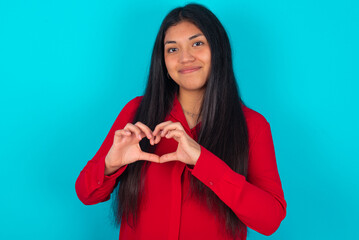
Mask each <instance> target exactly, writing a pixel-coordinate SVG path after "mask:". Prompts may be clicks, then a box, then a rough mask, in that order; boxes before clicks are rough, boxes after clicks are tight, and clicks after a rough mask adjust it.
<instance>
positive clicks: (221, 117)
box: [114, 4, 248, 237]
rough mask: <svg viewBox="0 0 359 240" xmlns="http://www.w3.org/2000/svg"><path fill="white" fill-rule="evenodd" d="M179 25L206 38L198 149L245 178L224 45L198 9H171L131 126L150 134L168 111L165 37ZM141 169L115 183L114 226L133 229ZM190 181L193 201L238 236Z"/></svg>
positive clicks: (238, 114) (215, 203)
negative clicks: (140, 126) (193, 28)
mask: <svg viewBox="0 0 359 240" xmlns="http://www.w3.org/2000/svg"><path fill="white" fill-rule="evenodd" d="M181 21H189V22H191V23H193V24H194V25H196V26H197V27H198V28H199V29H200V30H201V31H202V33H203V34H204V36H205V37H206V38H207V41H208V43H209V45H210V49H211V71H210V75H209V78H208V80H207V83H206V90H205V93H204V96H203V103H202V107H201V114H200V115H201V116H202V120H201V128H200V133H199V137H198V143H199V144H200V145H202V146H203V147H205V148H206V149H208V150H209V151H211V152H212V153H213V154H215V155H216V156H218V157H219V158H220V159H222V160H223V161H224V162H225V163H226V164H227V165H228V166H229V167H230V168H231V169H232V170H234V171H235V172H237V173H239V174H242V175H244V176H245V177H246V176H247V165H248V164H247V162H248V133H247V125H246V121H245V118H244V115H243V111H242V105H244V103H243V101H242V99H241V98H240V96H239V92H238V87H237V84H236V80H235V77H234V72H233V66H232V54H231V47H230V43H229V39H228V36H227V33H226V31H225V30H224V28H223V26H222V24H221V23H220V22H219V20H218V19H217V17H216V16H215V15H214V14H213V13H212V12H211V11H209V10H208V9H207V8H205V7H204V6H202V5H198V4H188V5H186V6H184V7H179V8H176V9H174V10H172V11H171V12H170V13H169V14H168V15H167V16H166V17H165V19H164V20H163V22H162V25H161V27H160V30H159V32H158V34H157V37H156V41H155V44H154V48H153V52H152V58H151V66H150V72H149V77H148V83H147V87H146V90H145V94H144V96H143V99H142V101H141V103H140V106H139V108H138V110H137V113H136V115H135V117H134V119H133V123H135V122H137V121H140V122H142V123H144V124H146V125H147V126H149V127H150V128H151V129H152V130H153V129H154V128H155V126H156V125H157V124H159V123H161V122H163V121H164V119H165V117H166V115H167V114H169V112H170V111H171V109H172V103H173V100H174V97H175V95H176V94H177V93H178V85H177V84H176V83H175V82H174V81H173V80H171V79H169V78H168V77H167V69H166V66H165V61H164V37H165V34H166V31H167V29H168V28H169V27H171V26H174V25H176V24H178V23H179V22H181ZM140 146H141V148H142V149H143V150H144V151H153V147H152V146H151V145H150V144H149V141H148V140H147V138H144V139H143V140H142V141H141V142H140ZM146 164H147V162H145V161H139V162H136V163H133V164H130V165H128V166H127V169H126V171H125V172H124V173H123V174H122V175H121V177H120V178H119V179H118V181H120V184H119V187H118V193H117V199H115V201H114V210H115V217H116V223H118V224H119V223H120V221H121V218H122V217H125V218H126V220H127V222H128V220H129V216H130V215H131V216H132V220H133V222H132V224H134V225H135V224H136V221H137V216H138V211H137V210H138V204H139V203H140V201H141V197H142V193H143V188H144V178H145V177H144V176H145V173H146ZM141 176H142V177H141ZM190 179H191V180H190V182H191V190H192V193H194V196H196V197H199V198H200V199H201V200H202V201H205V202H207V205H208V207H209V209H210V210H211V211H218V212H216V214H218V216H219V217H222V220H225V222H226V230H227V231H228V233H229V234H230V235H231V236H232V237H236V236H239V235H240V234H243V233H244V232H245V230H246V229H245V228H246V226H245V225H244V224H243V223H242V222H241V221H240V220H239V219H238V217H237V216H236V215H235V214H234V213H233V211H232V210H231V209H230V208H229V207H228V206H227V205H225V204H224V203H223V202H222V201H221V200H220V199H219V198H218V197H217V195H215V194H214V193H213V191H212V190H210V189H209V188H208V187H207V186H205V185H204V184H203V183H202V182H200V181H199V180H198V179H196V178H195V177H193V176H192V175H191V176H190ZM129 224H131V223H129Z"/></svg>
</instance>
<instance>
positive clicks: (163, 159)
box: [160, 152, 178, 163]
mask: <svg viewBox="0 0 359 240" xmlns="http://www.w3.org/2000/svg"><path fill="white" fill-rule="evenodd" d="M176 160H178V157H177V153H176V152H173V153H167V154H164V155H162V156H161V157H160V163H164V162H170V161H176Z"/></svg>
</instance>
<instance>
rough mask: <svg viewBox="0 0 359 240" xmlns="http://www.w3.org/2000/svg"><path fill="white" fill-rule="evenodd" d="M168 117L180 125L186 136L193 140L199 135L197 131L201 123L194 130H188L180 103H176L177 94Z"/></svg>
mask: <svg viewBox="0 0 359 240" xmlns="http://www.w3.org/2000/svg"><path fill="white" fill-rule="evenodd" d="M170 115H171V116H172V117H173V118H175V119H176V120H177V121H178V122H180V123H181V124H182V126H183V128H184V129H185V130H186V132H187V134H189V135H191V136H192V137H193V138H195V139H196V138H197V134H198V133H199V129H200V127H201V122H199V123H198V124H197V125H196V126H195V127H194V128H192V129H190V127H189V125H188V122H187V119H186V117H185V115H184V112H183V109H182V106H181V103H180V102H179V101H178V97H177V94H175V97H174V100H173V105H172V110H171V112H170Z"/></svg>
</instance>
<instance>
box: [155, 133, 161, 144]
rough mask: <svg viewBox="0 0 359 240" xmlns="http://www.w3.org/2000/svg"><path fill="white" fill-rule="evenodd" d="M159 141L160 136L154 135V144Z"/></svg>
mask: <svg viewBox="0 0 359 240" xmlns="http://www.w3.org/2000/svg"><path fill="white" fill-rule="evenodd" d="M160 141H161V136H160V135H156V136H155V139H154V144H158V143H159V142H160Z"/></svg>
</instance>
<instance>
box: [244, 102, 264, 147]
mask: <svg viewBox="0 0 359 240" xmlns="http://www.w3.org/2000/svg"><path fill="white" fill-rule="evenodd" d="M242 110H243V114H244V118H245V120H246V123H247V129H248V136H249V140H250V141H251V140H253V139H254V138H255V136H256V135H257V134H259V133H260V132H261V131H264V130H265V129H270V125H269V123H268V121H267V119H266V118H265V117H264V116H263V115H262V114H260V113H259V112H257V111H255V110H253V109H250V108H249V107H247V106H244V105H242Z"/></svg>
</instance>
